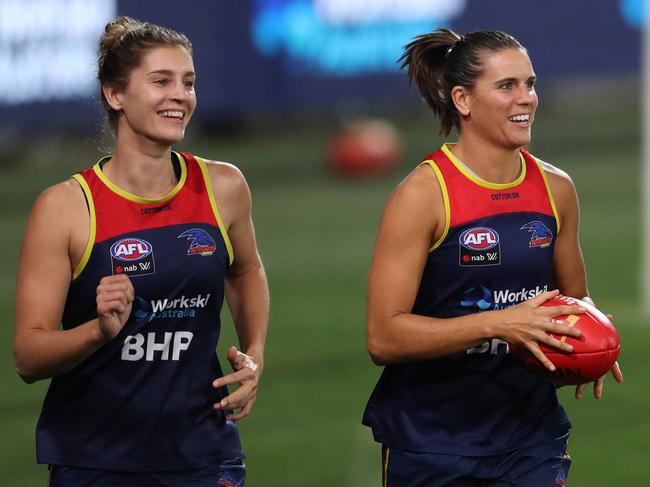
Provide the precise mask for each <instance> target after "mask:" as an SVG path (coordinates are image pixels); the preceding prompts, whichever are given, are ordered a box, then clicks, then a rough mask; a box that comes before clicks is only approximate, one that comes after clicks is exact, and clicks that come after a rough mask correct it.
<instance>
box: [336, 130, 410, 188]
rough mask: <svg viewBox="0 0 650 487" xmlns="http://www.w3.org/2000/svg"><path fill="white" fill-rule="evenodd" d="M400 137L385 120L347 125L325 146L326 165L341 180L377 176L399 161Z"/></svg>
mask: <svg viewBox="0 0 650 487" xmlns="http://www.w3.org/2000/svg"><path fill="white" fill-rule="evenodd" d="M399 156H400V144H399V135H398V133H397V131H396V130H395V128H394V127H393V126H392V125H391V124H390V123H389V122H387V121H385V120H364V121H359V122H356V123H353V124H350V125H349V126H347V127H346V128H344V129H343V130H341V131H340V132H339V133H338V134H336V135H335V136H333V137H332V138H331V139H330V141H329V144H328V163H329V165H330V167H331V168H332V169H334V171H336V172H337V173H339V174H342V175H344V176H351V177H367V176H374V175H377V174H380V173H382V172H384V171H386V170H388V169H390V168H391V167H393V166H394V165H395V164H396V163H397V162H398V160H399Z"/></svg>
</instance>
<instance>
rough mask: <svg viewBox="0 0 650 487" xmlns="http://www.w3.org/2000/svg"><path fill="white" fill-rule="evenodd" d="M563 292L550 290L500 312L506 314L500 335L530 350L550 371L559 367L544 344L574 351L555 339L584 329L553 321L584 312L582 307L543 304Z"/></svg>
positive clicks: (573, 335)
mask: <svg viewBox="0 0 650 487" xmlns="http://www.w3.org/2000/svg"><path fill="white" fill-rule="evenodd" d="M559 294H560V291H558V290H555V291H547V292H544V293H541V294H539V295H537V296H535V297H534V298H532V299H529V300H527V301H524V302H522V303H519V304H518V305H516V306H513V307H511V308H507V309H505V310H502V311H497V313H501V315H502V316H503V330H501V333H500V334H499V336H498V338H500V339H502V340H504V341H506V342H508V343H509V344H511V345H513V346H516V347H519V348H521V349H526V350H528V351H529V352H530V353H532V354H533V355H534V356H535V357H536V358H537V359H538V360H539V361H540V362H541V363H542V364H543V365H544V366H545V367H546V368H547V369H548V370H550V371H551V372H553V371H555V366H554V365H553V363H552V362H551V361H550V360H549V359H548V357H547V356H546V355H545V354H544V352H542V350H541V349H540V347H539V344H540V343H543V344H544V345H547V346H550V347H554V348H557V349H559V350H563V351H565V352H571V351H573V347H572V346H571V345H569V344H568V343H565V342H562V341H560V340H558V339H557V338H553V337H552V336H550V335H549V333H553V334H555V335H566V336H570V337H579V336H580V335H582V332H581V331H580V329H578V328H573V327H570V326H568V325H565V324H563V323H561V322H558V321H555V320H553V318H554V317H555V316H558V315H570V314H578V313H582V312H584V311H585V310H584V308H581V307H579V306H567V305H562V306H542V304H544V303H545V302H546V301H548V300H549V299H552V298H554V297H556V296H558V295H559Z"/></svg>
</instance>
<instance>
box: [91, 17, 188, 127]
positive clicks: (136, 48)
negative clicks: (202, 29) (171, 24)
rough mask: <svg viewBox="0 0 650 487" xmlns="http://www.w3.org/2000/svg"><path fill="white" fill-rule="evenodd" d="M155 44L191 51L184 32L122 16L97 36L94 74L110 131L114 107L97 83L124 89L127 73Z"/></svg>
mask: <svg viewBox="0 0 650 487" xmlns="http://www.w3.org/2000/svg"><path fill="white" fill-rule="evenodd" d="M159 46H180V47H184V48H185V49H186V50H187V52H188V53H189V54H190V56H191V55H192V43H191V42H190V40H189V39H188V38H187V37H186V36H185V35H184V34H181V33H179V32H176V31H174V30H171V29H167V28H166V27H161V26H159V25H155V24H150V23H148V22H140V21H139V20H135V19H132V18H131V17H125V16H121V17H118V18H117V19H115V20H114V21H112V22H109V23H108V24H106V28H105V30H104V35H102V37H101V39H100V40H99V58H98V60H97V61H98V70H97V78H98V79H99V82H100V94H101V97H102V104H103V106H104V109H105V110H106V114H107V116H108V124H109V125H110V128H111V129H112V130H113V131H114V130H115V129H116V126H117V111H115V110H113V109H112V108H111V106H110V105H109V104H108V102H107V101H106V98H105V97H104V93H103V91H102V90H101V86H103V85H105V84H110V85H112V86H114V87H116V88H118V89H120V90H123V89H125V88H126V86H127V85H128V80H129V74H130V73H131V71H132V70H133V69H135V68H137V67H138V66H139V65H140V61H141V60H142V56H143V55H144V54H145V53H146V52H147V51H148V50H149V49H151V48H154V47H159Z"/></svg>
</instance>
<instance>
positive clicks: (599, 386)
mask: <svg viewBox="0 0 650 487" xmlns="http://www.w3.org/2000/svg"><path fill="white" fill-rule="evenodd" d="M607 317H608V318H609V319H610V321H613V320H614V317H613V316H612V315H610V314H608V315H607ZM610 372H611V373H612V376H613V377H614V380H615V381H616V382H618V383H619V384H620V383H622V382H623V372H621V367H620V366H619V365H618V362H614V366H613V367H612V368H611V369H610ZM604 385H605V376H604V375H603V376H602V377H599V378H598V379H596V380H595V381H594V397H595V398H596V399H600V398H601V397H603V386H604ZM585 387H587V384H580V385H579V386H576V399H578V400H580V399H582V395H583V394H584V392H585Z"/></svg>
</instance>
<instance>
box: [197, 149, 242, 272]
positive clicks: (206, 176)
mask: <svg viewBox="0 0 650 487" xmlns="http://www.w3.org/2000/svg"><path fill="white" fill-rule="evenodd" d="M194 158H195V159H196V161H197V162H198V163H199V167H200V168H201V172H202V173H203V180H204V181H205V187H206V189H207V190H208V197H209V198H210V206H212V212H213V213H214V217H215V218H216V219H217V223H218V224H219V231H220V232H221V236H222V237H223V241H224V242H225V243H226V248H227V249H228V257H229V258H230V264H232V262H233V260H234V258H235V257H234V255H233V250H232V244H231V243H230V238H228V232H227V231H226V228H225V227H224V226H223V221H222V220H221V214H220V213H219V208H218V207H217V202H216V200H215V199H214V190H213V189H212V181H211V180H210V174H209V173H208V167H207V165H206V164H205V161H204V160H203V159H201V158H200V157H199V156H194Z"/></svg>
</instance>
